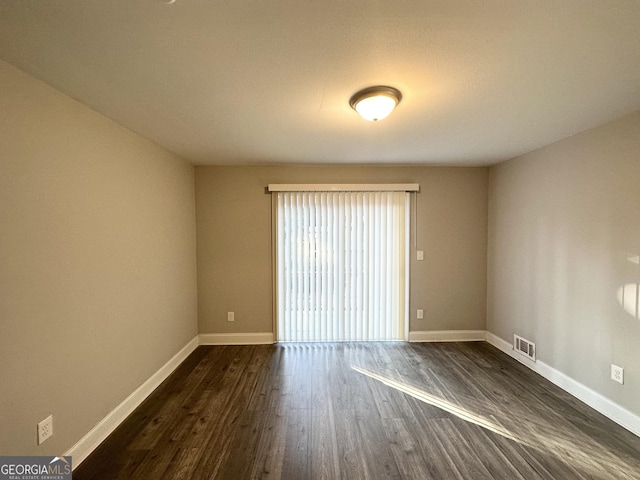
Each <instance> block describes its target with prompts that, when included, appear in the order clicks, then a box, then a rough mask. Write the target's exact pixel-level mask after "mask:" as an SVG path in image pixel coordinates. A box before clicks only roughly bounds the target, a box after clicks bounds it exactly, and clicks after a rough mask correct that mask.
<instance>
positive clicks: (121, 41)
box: [0, 0, 640, 165]
mask: <svg viewBox="0 0 640 480" xmlns="http://www.w3.org/2000/svg"><path fill="white" fill-rule="evenodd" d="M0 58H2V59H4V60H6V61H7V62H9V63H11V64H13V65H16V66H17V67H19V68H21V69H22V70H24V71H26V72H28V73H31V74H32V75H34V76H36V77H38V78H40V79H42V80H44V81H45V82H46V83H48V84H50V85H52V86H53V87H55V88H57V89H58V90H61V91H62V92H64V93H66V94H68V95H69V96H71V97H73V98H76V99H78V100H79V101H80V102H82V103H84V104H86V105H88V106H90V107H91V108H93V109H95V110H97V111H98V112H100V113H102V114H104V115H106V116H107V117H110V118H112V119H114V120H115V121H117V122H118V123H120V124H122V125H124V126H126V127H128V128H130V129H131V130H133V131H135V132H138V133H139V134H140V135H142V136H144V137H147V138H149V139H151V140H153V141H154V142H156V143H158V144H159V145H161V146H163V147H164V148H166V149H167V150H170V151H172V152H175V153H176V154H177V155H179V156H181V157H183V158H185V159H187V160H189V161H192V162H194V163H196V164H238V163H239V164H263V163H264V164H266V163H271V164H272V163H369V164H376V163H383V164H395V163H397V164H414V163H415V164H418V163H419V164H436V165H443V164H453V165H489V164H493V163H496V162H499V161H502V160H506V159H509V158H512V157H515V156H517V155H520V154H522V153H525V152H528V151H531V150H533V149H536V148H538V147H541V146H543V145H547V144H549V143H552V142H554V141H556V140H559V139H561V138H564V137H567V136H569V135H572V134H575V133H577V132H579V131H582V130H584V129H587V128H590V127H592V126H595V125H599V124H602V123H605V122H607V121H609V120H612V119H614V118H617V117H620V116H623V115H625V114H627V113H630V112H632V111H635V110H638V109H640V1H638V0H535V1H531V0H482V1H481V0H438V1H435V0H394V1H391V0H386V1H385V0H224V1H222V0H176V1H175V3H173V4H167V3H164V2H163V1H162V0H1V1H0ZM376 84H387V85H391V86H394V87H396V88H398V89H400V90H401V91H402V94H403V100H402V102H401V103H400V105H399V106H398V108H397V110H396V111H395V112H394V113H393V114H392V115H391V116H390V117H388V118H387V119H385V120H383V121H381V122H379V123H369V122H366V121H365V120H362V119H361V118H360V117H358V115H357V114H356V113H355V112H354V111H353V110H352V109H351V108H350V107H349V103H348V102H349V98H350V96H351V95H352V94H353V93H354V92H355V91H357V90H359V89H361V88H363V87H367V86H370V85H376Z"/></svg>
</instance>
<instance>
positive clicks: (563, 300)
mask: <svg viewBox="0 0 640 480" xmlns="http://www.w3.org/2000/svg"><path fill="white" fill-rule="evenodd" d="M638 255H640V112H637V113H635V114H633V115H631V116H628V117H626V118H623V119H621V120H618V121H615V122H612V123H609V124H606V125H603V126H601V127H598V128H594V129H592V130H589V131H586V132H584V133H581V134H579V135H576V136H574V137H571V138H568V139H565V140H562V141H560V142H558V143H555V144H553V145H550V146H548V147H545V148H542V149H540V150H537V151H535V152H533V153H530V154H528V155H525V156H523V157H521V158H519V159H516V160H512V161H510V162H506V163H503V164H500V165H498V166H495V167H492V168H491V170H490V180H489V249H488V319H487V324H488V329H489V331H491V332H493V333H494V334H496V335H498V336H499V337H501V338H503V339H504V340H507V341H509V342H511V341H512V339H513V334H514V333H517V334H520V335H522V336H524V337H526V338H528V339H530V340H533V341H535V342H536V343H537V350H538V358H539V359H540V360H541V361H543V362H545V363H547V364H548V365H550V366H552V367H553V368H556V369H558V370H560V371H561V372H563V373H565V374H566V375H568V376H570V377H572V378H573V379H575V380H577V381H579V382H580V383H582V384H584V385H586V386H587V387H590V388H591V389H593V390H595V391H597V392H599V393H601V394H603V395H605V396H606V397H608V398H610V399H612V400H613V401H614V402H616V403H618V404H620V405H622V406H624V407H626V408H627V409H629V410H630V411H632V412H634V413H635V414H640V402H639V401H638V399H640V348H638V346H639V345H640V319H639V316H638V312H637V310H636V308H637V307H636V306H637V303H636V302H637V293H632V292H631V290H634V291H636V292H637V290H636V287H637V285H638V284H639V283H640V264H639V262H640V260H639V259H638V258H639V257H638ZM624 285H628V287H627V289H628V295H627V299H626V301H627V305H626V308H624V306H622V305H621V304H620V302H619V298H618V297H619V292H620V288H621V287H623V286H624ZM631 303H634V304H635V305H634V306H631V305H630V304H631ZM611 363H615V364H617V365H619V366H622V367H624V368H625V385H624V386H622V385H619V384H617V383H614V382H612V381H611V380H609V374H610V364H611Z"/></svg>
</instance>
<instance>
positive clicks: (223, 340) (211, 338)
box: [198, 332, 274, 345]
mask: <svg viewBox="0 0 640 480" xmlns="http://www.w3.org/2000/svg"><path fill="white" fill-rule="evenodd" d="M198 337H199V342H200V345H266V344H270V343H274V338H273V333H271V332H258V333H201V334H200V335H199V336H198Z"/></svg>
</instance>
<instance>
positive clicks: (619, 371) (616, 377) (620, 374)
mask: <svg viewBox="0 0 640 480" xmlns="http://www.w3.org/2000/svg"><path fill="white" fill-rule="evenodd" d="M611 380H613V381H614V382H618V383H620V384H622V385H624V368H622V367H619V366H617V365H614V364H613V363H612V364H611Z"/></svg>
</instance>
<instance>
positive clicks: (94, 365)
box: [0, 61, 197, 455]
mask: <svg viewBox="0 0 640 480" xmlns="http://www.w3.org/2000/svg"><path fill="white" fill-rule="evenodd" d="M195 292H196V265H195V209H194V189H193V167H191V166H190V165H188V164H186V163H184V162H182V161H180V160H179V159H177V158H176V157H174V156H172V155H170V154H168V153H167V152H165V151H163V150H161V149H160V148H158V147H157V146H155V145H154V144H152V143H150V142H148V141H147V140H144V139H142V138H141V137H139V136H137V135H135V134H133V133H132V132H130V131H128V130H126V129H124V128H122V127H120V126H118V125H116V124H115V123H113V122H112V121H110V120H108V119H106V118H104V117H102V116H100V115H98V114H96V113H95V112H93V111H91V110H89V109H88V108H86V107H84V106H82V105H80V104H78V103H77V102H75V101H73V100H71V99H70V98H68V97H65V96H64V95H62V94H60V93H58V92H56V91H55V90H53V89H51V88H50V87H48V86H46V85H44V84H42V83H41V82H39V81H37V80H35V79H34V78H33V77H30V76H27V75H25V74H23V73H21V72H20V71H18V70H16V69H14V68H13V67H11V66H9V65H8V64H6V63H4V62H1V61H0V385H1V389H2V393H1V394H0V454H3V455H7V454H15V455H29V454H33V455H36V454H37V455H53V454H61V453H63V452H64V451H66V450H67V449H69V448H70V447H71V446H72V445H74V444H75V443H76V442H77V441H78V440H79V439H80V438H81V437H82V436H84V435H85V434H86V433H87V432H88V431H89V430H90V429H91V428H93V427H94V426H95V424H96V423H97V422H98V421H100V420H101V419H102V418H103V417H104V416H105V415H106V414H107V413H108V412H110V411H111V410H112V409H113V408H114V407H116V406H117V405H118V404H119V403H120V402H121V401H122V400H124V399H125V398H126V397H127V396H128V395H129V394H130V393H132V392H133V391H134V390H135V389H136V388H137V387H138V386H139V385H140V384H141V383H142V382H143V381H145V380H147V379H148V378H149V377H150V376H151V375H152V374H153V373H154V372H156V371H157V370H158V369H159V368H160V367H161V366H162V365H163V364H164V363H165V362H167V361H168V360H169V359H170V358H171V357H172V356H173V355H174V354H175V353H177V352H178V351H179V350H180V349H181V348H182V347H183V346H185V344H186V343H187V342H188V341H189V340H191V339H192V338H193V337H194V336H195V335H196V333H197V320H196V314H197V305H196V293H195ZM50 414H53V416H54V435H53V437H51V438H50V439H49V440H47V442H45V443H44V444H43V445H41V446H37V445H36V423H37V422H39V421H41V420H43V419H44V418H45V417H47V416H48V415H50Z"/></svg>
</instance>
